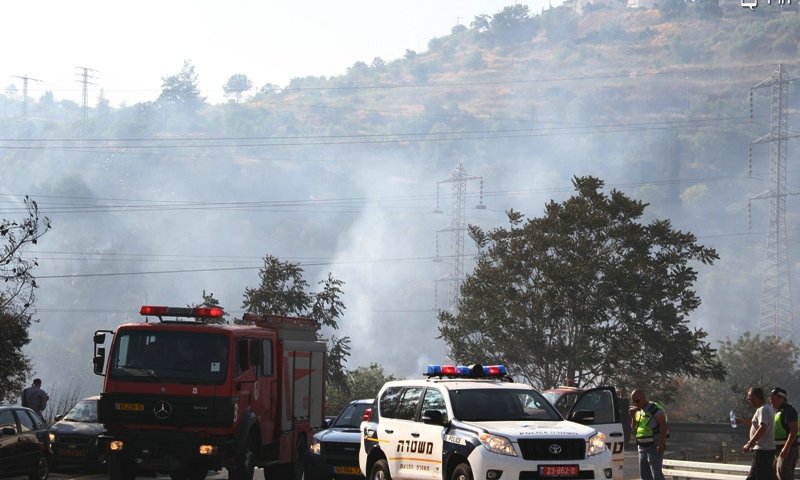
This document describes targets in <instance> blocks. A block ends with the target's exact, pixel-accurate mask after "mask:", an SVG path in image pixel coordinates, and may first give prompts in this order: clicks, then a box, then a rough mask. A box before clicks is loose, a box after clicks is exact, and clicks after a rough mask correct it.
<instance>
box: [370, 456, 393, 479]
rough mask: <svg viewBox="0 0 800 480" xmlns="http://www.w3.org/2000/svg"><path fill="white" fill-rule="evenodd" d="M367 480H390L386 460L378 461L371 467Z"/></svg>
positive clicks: (390, 476)
mask: <svg viewBox="0 0 800 480" xmlns="http://www.w3.org/2000/svg"><path fill="white" fill-rule="evenodd" d="M369 480H392V475H391V474H390V473H389V464H388V463H386V460H384V459H382V458H381V459H380V460H378V461H377V462H375V465H373V466H372V471H371V472H370V473H369Z"/></svg>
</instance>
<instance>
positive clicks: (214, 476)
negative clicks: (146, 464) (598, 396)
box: [10, 450, 641, 480]
mask: <svg viewBox="0 0 800 480" xmlns="http://www.w3.org/2000/svg"><path fill="white" fill-rule="evenodd" d="M107 478H108V474H106V473H105V472H83V471H78V470H76V471H69V470H66V469H64V470H63V471H59V472H51V473H50V479H51V480H102V479H107ZM138 478H142V479H145V478H146V479H148V480H154V479H155V480H170V478H169V475H159V476H157V477H138ZM206 478H207V479H208V480H225V479H227V478H228V472H227V471H225V470H224V469H223V470H222V471H221V472H218V473H216V472H212V473H210V474H209V475H208V477H206ZM253 478H254V479H255V480H264V470H262V469H260V468H257V469H256V474H255V476H254V477H253ZM27 479H28V477H24V476H23V477H13V478H12V479H10V480H27ZM625 480H641V477H639V457H638V455H637V453H636V450H626V451H625Z"/></svg>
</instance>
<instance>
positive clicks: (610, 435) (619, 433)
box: [608, 432, 622, 437]
mask: <svg viewBox="0 0 800 480" xmlns="http://www.w3.org/2000/svg"><path fill="white" fill-rule="evenodd" d="M608 436H609V437H621V436H622V432H614V433H609V434H608Z"/></svg>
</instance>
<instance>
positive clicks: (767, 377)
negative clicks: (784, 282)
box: [668, 332, 800, 422]
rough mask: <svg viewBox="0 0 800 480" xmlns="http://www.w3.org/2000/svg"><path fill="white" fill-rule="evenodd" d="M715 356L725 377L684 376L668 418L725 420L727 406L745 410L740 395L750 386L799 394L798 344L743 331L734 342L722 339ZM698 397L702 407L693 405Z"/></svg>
mask: <svg viewBox="0 0 800 480" xmlns="http://www.w3.org/2000/svg"><path fill="white" fill-rule="evenodd" d="M719 359H720V362H721V363H722V365H723V366H724V367H725V371H726V376H725V380H724V381H711V382H709V381H702V380H697V379H684V380H683V381H682V382H681V388H680V393H679V394H678V395H677V397H676V398H675V401H674V402H672V403H671V404H670V406H669V408H668V410H669V416H670V419H675V420H677V421H703V422H724V421H727V419H728V411H729V410H730V409H731V408H734V409H736V410H737V411H738V412H746V411H749V409H750V408H751V407H750V406H749V403H748V402H747V401H746V400H745V398H744V394H745V392H746V391H747V389H748V388H750V387H762V388H764V389H765V390H766V391H769V390H770V389H772V388H773V387H776V386H777V387H783V388H784V389H786V391H787V392H788V393H789V398H797V397H796V395H800V369H798V365H800V347H798V346H797V345H795V344H794V343H793V342H791V341H788V340H781V339H779V338H777V337H774V336H766V337H761V336H760V335H752V334H751V333H750V332H745V333H744V334H743V335H742V336H741V337H739V338H738V339H737V340H736V341H735V342H734V341H732V340H730V339H728V340H725V341H724V342H722V345H720V347H719ZM699 398H702V399H703V408H702V409H698V408H697V403H698V399H699Z"/></svg>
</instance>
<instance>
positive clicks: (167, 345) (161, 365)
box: [109, 330, 228, 384]
mask: <svg viewBox="0 0 800 480" xmlns="http://www.w3.org/2000/svg"><path fill="white" fill-rule="evenodd" d="M227 365H228V339H227V337H226V336H225V335H220V334H215V333H202V332H176V331H153V330H148V331H144V330H125V331H123V332H122V333H120V334H118V335H117V342H116V344H115V346H114V351H113V352H112V354H111V368H110V371H109V374H110V375H111V378H114V379H116V380H124V381H128V382H135V381H140V382H154V381H171V382H176V383H193V384H221V383H223V382H224V381H225V375H226V372H227V369H228V368H227Z"/></svg>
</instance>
